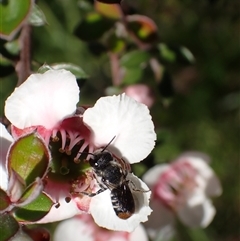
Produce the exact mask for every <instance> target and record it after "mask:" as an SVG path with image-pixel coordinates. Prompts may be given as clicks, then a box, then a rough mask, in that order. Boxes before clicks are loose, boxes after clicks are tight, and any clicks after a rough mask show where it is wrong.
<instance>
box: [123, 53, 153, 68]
mask: <svg viewBox="0 0 240 241" xmlns="http://www.w3.org/2000/svg"><path fill="white" fill-rule="evenodd" d="M150 57H151V56H150V54H149V53H148V52H146V51H141V50H135V51H132V52H128V53H127V54H125V55H124V56H123V57H122V58H121V60H120V64H121V66H124V67H127V68H132V67H141V65H142V64H145V63H147V62H148V61H149V59H150Z"/></svg>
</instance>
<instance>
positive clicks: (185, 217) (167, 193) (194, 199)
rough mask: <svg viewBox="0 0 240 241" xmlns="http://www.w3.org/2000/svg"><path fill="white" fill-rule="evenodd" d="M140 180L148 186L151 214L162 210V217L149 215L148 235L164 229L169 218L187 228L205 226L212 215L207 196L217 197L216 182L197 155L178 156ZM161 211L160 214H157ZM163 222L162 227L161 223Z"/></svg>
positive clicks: (170, 220) (217, 188)
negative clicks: (174, 219) (150, 195)
mask: <svg viewBox="0 0 240 241" xmlns="http://www.w3.org/2000/svg"><path fill="white" fill-rule="evenodd" d="M143 180H144V181H145V182H146V183H147V184H148V185H149V186H150V188H151V190H152V192H153V196H152V200H151V204H150V206H151V207H152V208H153V213H159V210H160V209H161V210H163V209H166V211H165V212H166V215H164V217H162V216H161V215H159V216H156V215H152V216H150V220H149V222H148V223H146V226H147V227H148V229H149V230H150V231H151V232H152V236H153V237H154V235H156V233H157V232H158V231H159V230H160V229H161V228H162V227H164V226H166V225H167V223H166V222H165V221H166V219H167V218H166V217H168V219H169V224H173V215H174V214H176V215H177V217H178V218H179V219H180V220H181V221H182V223H183V224H185V225H187V226H189V227H206V226H208V225H209V224H210V222H211V221H212V219H213V217H214V215H215V212H216V211H215V208H214V206H213V205H212V202H211V200H210V198H211V197H214V196H218V195H220V194H221V192H222V190H221V185H220V182H219V180H218V178H217V176H216V175H215V173H214V172H213V170H212V169H211V168H210V167H209V165H208V164H207V163H206V161H205V160H204V159H203V158H202V156H200V155H193V154H191V155H189V154H188V155H186V154H185V155H182V156H180V157H179V158H178V159H177V160H176V161H174V162H172V163H171V164H169V165H167V164H160V165H157V166H155V167H153V168H152V169H150V170H149V171H148V172H147V173H146V174H145V175H144V176H143ZM161 212H162V211H161ZM162 219H164V225H163V224H162V222H163V220H162Z"/></svg>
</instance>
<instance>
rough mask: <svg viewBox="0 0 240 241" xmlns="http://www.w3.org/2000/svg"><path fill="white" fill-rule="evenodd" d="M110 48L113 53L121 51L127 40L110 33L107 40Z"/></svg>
mask: <svg viewBox="0 0 240 241" xmlns="http://www.w3.org/2000/svg"><path fill="white" fill-rule="evenodd" d="M107 45H108V49H110V50H111V52H113V53H121V52H122V51H123V50H124V49H125V46H126V44H125V41H124V40H123V39H120V38H118V37H117V36H116V35H115V34H113V35H110V36H109V39H108V40H107Z"/></svg>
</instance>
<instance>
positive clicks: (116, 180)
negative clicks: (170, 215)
mask: <svg viewBox="0 0 240 241" xmlns="http://www.w3.org/2000/svg"><path fill="white" fill-rule="evenodd" d="M110 143H111V142H110ZM106 148H107V147H105V148H103V149H100V150H97V151H96V152H95V153H93V154H91V155H92V156H93V157H92V158H91V159H90V160H89V164H90V165H91V167H92V168H93V173H94V176H95V178H96V180H97V182H98V184H99V186H100V189H99V190H98V191H97V192H96V193H86V192H83V194H86V195H88V196H90V197H93V196H95V195H97V194H99V193H101V192H103V191H105V190H107V189H109V190H110V191H111V201H112V206H113V209H114V211H115V213H116V215H117V216H118V217H119V218H121V219H128V218H129V217H131V216H132V215H133V213H134V212H135V202H134V198H133V194H132V192H131V190H130V187H129V182H130V181H129V180H127V175H128V173H129V172H130V171H131V168H130V165H129V164H128V163H126V162H125V161H124V160H123V159H119V158H116V157H115V156H114V155H113V154H111V153H110V152H109V151H107V150H106Z"/></svg>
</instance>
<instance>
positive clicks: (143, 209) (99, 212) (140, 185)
mask: <svg viewBox="0 0 240 241" xmlns="http://www.w3.org/2000/svg"><path fill="white" fill-rule="evenodd" d="M127 178H128V180H131V181H132V182H133V183H134V188H136V189H139V190H149V189H148V187H147V185H146V184H145V183H144V182H142V181H141V180H140V179H138V178H137V177H136V176H134V175H133V174H129V175H128V177H127ZM132 194H133V197H134V200H135V206H136V212H135V213H134V214H133V215H132V216H131V217H130V218H128V219H125V220H123V219H120V218H119V217H118V216H117V215H116V214H115V212H114V210H113V207H112V202H111V197H110V191H109V190H106V191H104V192H102V193H101V194H98V195H96V196H94V197H93V198H92V200H91V203H90V213H91V214H92V216H93V218H94V221H95V222H96V223H97V224H98V225H99V226H100V227H104V228H107V229H111V230H116V231H127V232H132V231H133V230H134V229H135V228H136V227H137V226H138V225H139V224H140V223H141V222H145V221H147V220H148V215H150V213H151V211H152V210H151V208H150V207H149V198H150V195H151V192H150V191H149V192H134V191H132Z"/></svg>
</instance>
